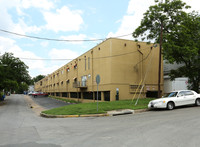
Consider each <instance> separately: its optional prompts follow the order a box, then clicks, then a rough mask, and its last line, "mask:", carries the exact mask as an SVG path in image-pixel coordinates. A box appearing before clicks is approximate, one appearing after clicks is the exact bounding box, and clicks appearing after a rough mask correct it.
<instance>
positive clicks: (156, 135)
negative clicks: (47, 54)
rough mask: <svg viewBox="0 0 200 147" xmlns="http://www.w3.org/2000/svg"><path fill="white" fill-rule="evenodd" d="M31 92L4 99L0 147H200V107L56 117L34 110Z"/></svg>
mask: <svg viewBox="0 0 200 147" xmlns="http://www.w3.org/2000/svg"><path fill="white" fill-rule="evenodd" d="M27 97H28V96H24V95H11V96H8V97H6V99H5V101H4V102H3V103H0V147H71V146H72V147H94V146H95V147H168V146H170V147H179V146H180V147H198V146H200V125H199V124H200V107H195V106H191V107H182V108H177V109H174V110H172V111H167V110H154V111H148V112H144V113H138V114H131V115H120V116H112V117H111V116H110V117H79V118H54V119H52V118H42V117H40V116H39V115H38V114H37V113H35V112H34V111H33V109H32V108H30V106H29V105H28V104H27V100H26V99H27ZM29 99H30V98H29Z"/></svg>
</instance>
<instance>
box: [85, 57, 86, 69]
mask: <svg viewBox="0 0 200 147" xmlns="http://www.w3.org/2000/svg"><path fill="white" fill-rule="evenodd" d="M85 70H86V56H85Z"/></svg>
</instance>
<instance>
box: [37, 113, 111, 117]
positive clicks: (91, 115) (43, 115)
mask: <svg viewBox="0 0 200 147" xmlns="http://www.w3.org/2000/svg"><path fill="white" fill-rule="evenodd" d="M40 116H42V117H46V118H69V117H102V116H109V115H108V114H87V115H50V114H44V113H40Z"/></svg>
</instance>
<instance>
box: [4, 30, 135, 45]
mask: <svg viewBox="0 0 200 147" xmlns="http://www.w3.org/2000/svg"><path fill="white" fill-rule="evenodd" d="M0 31H1V32H4V33H8V34H12V35H17V36H22V37H26V38H32V39H38V40H48V41H63V42H79V41H88V42H89V41H103V40H106V39H108V38H98V39H80V40H78V39H77V40H76V39H55V38H46V37H38V36H31V35H23V34H19V33H15V32H11V31H7V30H4V29H0ZM129 35H132V33H130V34H125V35H120V36H115V37H114V38H120V37H125V36H129Z"/></svg>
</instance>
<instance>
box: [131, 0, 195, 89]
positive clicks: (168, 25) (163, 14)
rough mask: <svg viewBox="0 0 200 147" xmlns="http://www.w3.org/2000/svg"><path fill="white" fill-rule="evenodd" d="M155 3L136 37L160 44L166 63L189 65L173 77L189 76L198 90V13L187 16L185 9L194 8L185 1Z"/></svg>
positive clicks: (134, 34)
mask: <svg viewBox="0 0 200 147" xmlns="http://www.w3.org/2000/svg"><path fill="white" fill-rule="evenodd" d="M155 3H156V4H155V5H154V6H150V7H149V10H147V12H146V13H144V18H143V19H142V21H141V24H140V26H139V27H138V28H137V29H136V30H135V31H134V32H133V37H135V38H137V37H141V39H142V40H144V39H147V40H150V41H152V40H153V41H154V42H155V43H160V46H161V47H163V48H162V49H163V55H164V58H165V59H166V60H168V61H169V62H170V63H174V62H176V63H178V64H180V63H184V64H185V66H183V67H181V68H179V69H178V70H177V71H171V74H170V75H171V78H172V79H173V78H175V77H177V76H187V77H188V78H189V82H190V83H191V88H192V89H194V90H196V91H198V88H199V85H198V84H197V83H199V81H197V80H199V77H198V76H197V75H199V49H198V48H199V47H198V45H197V44H198V43H199V16H198V15H197V13H194V12H193V13H186V12H185V11H184V10H185V9H188V8H190V6H187V5H186V3H184V2H182V1H181V0H165V2H159V0H155ZM195 30H196V32H195ZM189 66H190V68H189ZM191 72H192V74H191ZM195 80H196V81H195Z"/></svg>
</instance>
